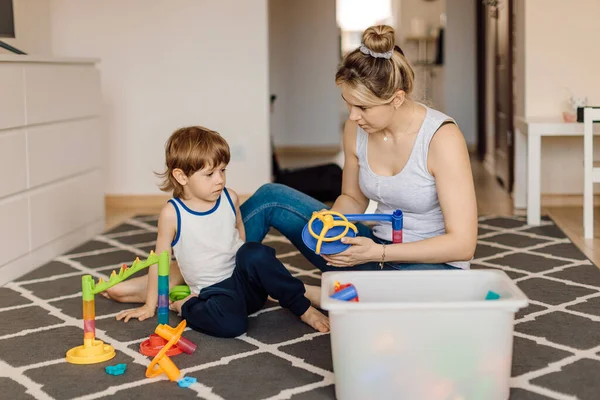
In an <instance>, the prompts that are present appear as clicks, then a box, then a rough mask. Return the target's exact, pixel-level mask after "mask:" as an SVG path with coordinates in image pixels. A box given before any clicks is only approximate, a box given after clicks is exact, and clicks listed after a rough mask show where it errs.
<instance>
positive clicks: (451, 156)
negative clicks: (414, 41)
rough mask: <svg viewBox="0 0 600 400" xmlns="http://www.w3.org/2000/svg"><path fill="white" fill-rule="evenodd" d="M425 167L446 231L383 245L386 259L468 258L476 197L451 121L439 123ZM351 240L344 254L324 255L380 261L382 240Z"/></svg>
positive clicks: (334, 260)
mask: <svg viewBox="0 0 600 400" xmlns="http://www.w3.org/2000/svg"><path fill="white" fill-rule="evenodd" d="M428 168H429V171H430V172H431V174H432V175H433V176H434V177H435V180H436V186H437V193H438V198H439V201H440V207H441V209H442V214H443V215H444V225H445V229H446V233H445V234H444V235H440V236H436V237H433V238H429V239H425V240H421V241H418V242H411V243H398V244H390V245H386V246H385V261H391V262H398V263H433V264H437V263H447V262H452V261H468V260H470V259H471V258H472V257H473V254H474V252H475V246H476V244H477V202H476V199H475V188H474V184H473V174H472V172H471V165H470V161H469V152H468V151H467V146H466V143H465V140H464V138H463V136H462V133H461V132H460V130H459V129H458V127H457V126H456V125H454V124H446V125H444V126H442V127H441V128H440V129H439V130H438V132H437V133H436V134H435V136H434V137H433V139H432V141H431V144H430V147H429V155H428ZM342 242H344V243H348V244H351V245H352V246H350V247H349V248H348V249H346V250H345V251H343V252H342V253H339V254H336V255H332V256H323V258H325V259H326V260H327V261H328V262H329V263H330V265H334V266H337V267H347V266H352V265H357V264H362V263H365V262H369V261H382V256H383V251H384V249H383V245H380V244H376V243H375V242H373V240H371V239H369V238H365V237H355V238H344V239H342Z"/></svg>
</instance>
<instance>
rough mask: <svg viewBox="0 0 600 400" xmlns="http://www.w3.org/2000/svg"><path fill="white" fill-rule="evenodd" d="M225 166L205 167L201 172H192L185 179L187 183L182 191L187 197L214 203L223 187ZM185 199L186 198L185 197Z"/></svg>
mask: <svg viewBox="0 0 600 400" xmlns="http://www.w3.org/2000/svg"><path fill="white" fill-rule="evenodd" d="M226 167H227V165H226V164H221V165H218V166H216V167H213V166H206V167H204V168H202V169H201V170H198V171H196V172H194V173H193V174H192V175H190V176H188V177H186V178H187V182H186V184H185V185H184V186H183V187H184V191H185V192H186V194H187V195H188V196H191V197H194V198H197V199H200V200H204V201H209V202H211V201H216V200H217V199H218V198H219V196H221V193H222V192H223V188H224V187H225V183H226V177H225V168H226ZM186 197H187V196H186Z"/></svg>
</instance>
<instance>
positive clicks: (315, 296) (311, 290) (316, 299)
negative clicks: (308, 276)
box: [304, 284, 321, 308]
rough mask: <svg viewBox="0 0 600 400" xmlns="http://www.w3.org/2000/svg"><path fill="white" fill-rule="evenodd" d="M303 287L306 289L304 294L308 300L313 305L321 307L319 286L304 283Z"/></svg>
mask: <svg viewBox="0 0 600 400" xmlns="http://www.w3.org/2000/svg"><path fill="white" fill-rule="evenodd" d="M304 289H305V290H306V293H304V296H305V297H306V298H307V299H309V300H310V303H311V304H312V305H313V306H315V307H318V308H320V307H321V286H314V285H306V284H305V285H304Z"/></svg>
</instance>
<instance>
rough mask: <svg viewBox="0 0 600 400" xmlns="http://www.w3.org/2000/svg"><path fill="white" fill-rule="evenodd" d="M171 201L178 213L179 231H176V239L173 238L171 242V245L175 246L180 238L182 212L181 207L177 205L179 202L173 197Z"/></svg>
mask: <svg viewBox="0 0 600 400" xmlns="http://www.w3.org/2000/svg"><path fill="white" fill-rule="evenodd" d="M169 203H171V204H173V207H174V208H175V212H176V213H177V232H176V233H175V239H173V241H172V242H171V247H174V246H175V245H176V244H177V241H178V240H179V232H181V214H180V213H179V207H177V203H176V202H175V201H174V200H173V199H170V200H169Z"/></svg>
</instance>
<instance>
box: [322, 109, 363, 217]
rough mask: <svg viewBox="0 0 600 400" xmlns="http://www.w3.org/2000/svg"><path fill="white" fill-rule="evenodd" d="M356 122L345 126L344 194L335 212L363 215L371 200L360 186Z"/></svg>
mask: <svg viewBox="0 0 600 400" xmlns="http://www.w3.org/2000/svg"><path fill="white" fill-rule="evenodd" d="M356 128H357V125H356V122H352V121H350V120H348V121H346V125H344V173H343V176H342V194H341V195H340V196H339V197H338V198H337V199H336V201H335V203H334V204H333V207H331V209H332V210H333V211H337V212H339V213H342V214H362V213H364V212H365V210H366V209H367V207H368V206H369V199H368V198H366V197H365V195H364V194H363V193H362V191H361V190H360V186H359V185H358V157H357V156H356Z"/></svg>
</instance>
